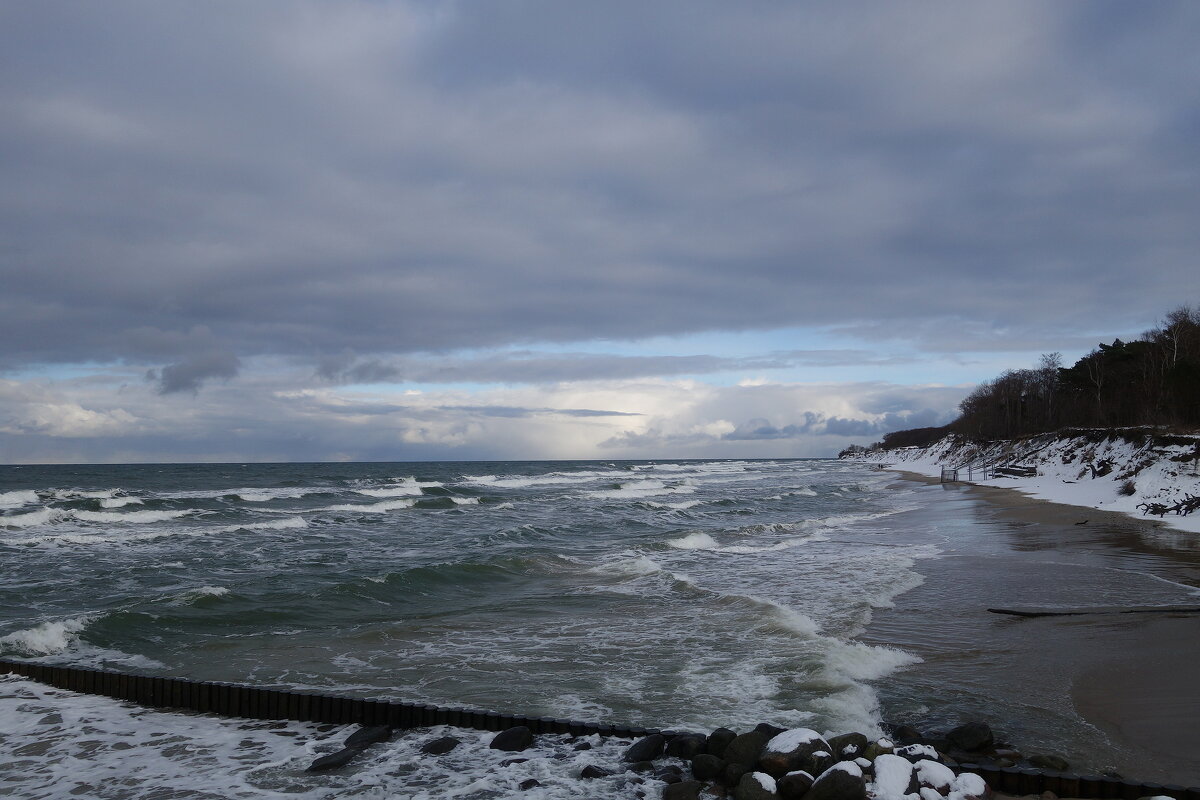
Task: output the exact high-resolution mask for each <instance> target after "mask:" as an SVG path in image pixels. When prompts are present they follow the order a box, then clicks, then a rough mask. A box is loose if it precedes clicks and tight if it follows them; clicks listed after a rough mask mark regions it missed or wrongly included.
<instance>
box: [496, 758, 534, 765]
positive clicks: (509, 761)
mask: <svg viewBox="0 0 1200 800" xmlns="http://www.w3.org/2000/svg"><path fill="white" fill-rule="evenodd" d="M528 760H529V759H528V758H506V759H504V760H503V761H501V762H500V766H502V767H511V766H512V765H513V764H524V763H525V762H527V761H528Z"/></svg>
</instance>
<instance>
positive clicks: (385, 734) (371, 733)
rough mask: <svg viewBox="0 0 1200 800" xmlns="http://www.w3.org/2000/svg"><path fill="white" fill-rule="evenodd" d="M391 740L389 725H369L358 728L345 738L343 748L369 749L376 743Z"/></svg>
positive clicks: (390, 727)
mask: <svg viewBox="0 0 1200 800" xmlns="http://www.w3.org/2000/svg"><path fill="white" fill-rule="evenodd" d="M390 738H392V726H391V725H370V726H366V725H364V726H363V727H361V728H359V729H358V730H356V731H355V732H354V733H352V734H350V735H349V736H347V737H346V741H345V743H344V746H345V747H359V748H362V747H369V746H370V745H373V744H376V743H378V742H386V741H387V740H388V739H390Z"/></svg>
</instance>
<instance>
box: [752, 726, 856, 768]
mask: <svg viewBox="0 0 1200 800" xmlns="http://www.w3.org/2000/svg"><path fill="white" fill-rule="evenodd" d="M830 750H831V747H830V744H829V743H828V742H826V741H825V740H824V739H823V738H821V734H819V733H817V732H816V731H814V730H809V729H808V728H793V729H792V730H789V731H784V732H783V733H780V734H778V735H776V736H775V737H773V738H772V739H771V740H770V741H768V742H767V743H766V745H764V747H763V751H764V752H763V754H762V755H761V756H760V757H759V759H758V766H759V769H761V770H762V771H763V772H765V773H767V774H768V775H770V776H771V777H773V778H782V777H783V776H784V775H786V774H788V773H789V772H795V771H796V770H804V771H805V772H808V773H809V774H811V775H817V774H819V773H820V772H824V769H823V767H827V766H829V765H830V764H832V763H833V762H834V761H836V760H838V759H833V758H831V757H830V756H828V755H826V756H825V757H823V758H821V757H817V756H816V754H817V753H826V754H828V753H829V752H830ZM814 770H815V771H814Z"/></svg>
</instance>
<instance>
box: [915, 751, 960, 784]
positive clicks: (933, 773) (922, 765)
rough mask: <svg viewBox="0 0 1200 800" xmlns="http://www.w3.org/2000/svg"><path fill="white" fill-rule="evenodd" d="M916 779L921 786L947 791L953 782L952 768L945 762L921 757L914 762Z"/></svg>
mask: <svg viewBox="0 0 1200 800" xmlns="http://www.w3.org/2000/svg"><path fill="white" fill-rule="evenodd" d="M916 768H917V780H918V781H919V782H920V784H921V786H926V787H928V788H930V789H936V790H938V791H939V792H949V791H950V787H951V786H952V785H953V784H954V778H955V775H954V770H952V769H950V768H949V767H947V766H946V765H945V764H939V763H938V762H936V761H929V760H928V759H923V760H921V761H918V762H917V763H916Z"/></svg>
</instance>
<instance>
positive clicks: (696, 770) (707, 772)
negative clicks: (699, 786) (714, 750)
mask: <svg viewBox="0 0 1200 800" xmlns="http://www.w3.org/2000/svg"><path fill="white" fill-rule="evenodd" d="M724 769H725V762H724V761H723V760H722V759H719V758H717V757H716V756H714V755H710V754H708V753H699V754H697V755H696V756H695V757H694V758H692V775H693V776H695V778H696V780H698V781H711V780H713V779H715V778H716V777H717V776H718V775H720V774H721V772H722V771H724Z"/></svg>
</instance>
